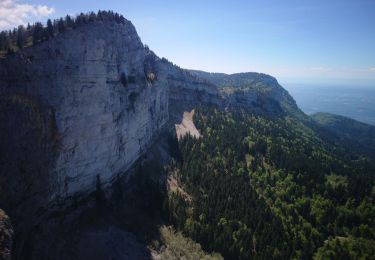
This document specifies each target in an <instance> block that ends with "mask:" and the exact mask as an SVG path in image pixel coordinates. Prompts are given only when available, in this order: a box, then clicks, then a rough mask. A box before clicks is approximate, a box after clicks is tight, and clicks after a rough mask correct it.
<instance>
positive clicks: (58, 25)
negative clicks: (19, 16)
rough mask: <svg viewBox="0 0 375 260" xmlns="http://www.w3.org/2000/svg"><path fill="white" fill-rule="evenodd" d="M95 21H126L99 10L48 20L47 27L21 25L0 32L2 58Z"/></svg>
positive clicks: (38, 24) (121, 17) (41, 25)
mask: <svg viewBox="0 0 375 260" xmlns="http://www.w3.org/2000/svg"><path fill="white" fill-rule="evenodd" d="M94 21H115V22H116V23H125V22H126V19H125V18H124V17H123V16H122V15H120V14H118V13H114V12H112V11H100V10H99V11H98V13H94V12H90V13H86V14H84V13H81V14H79V15H77V16H76V17H71V16H70V15H67V16H65V18H60V19H56V20H53V21H51V20H50V19H48V20H47V23H46V24H45V25H43V24H42V23H41V22H36V23H34V24H32V25H30V24H28V25H27V26H26V27H25V26H23V25H20V26H18V28H14V29H13V30H9V31H1V32H0V57H2V56H4V55H6V54H12V53H14V52H16V51H17V50H19V49H22V48H26V47H30V46H33V45H36V44H38V43H40V42H43V41H46V40H48V39H50V38H53V37H55V36H56V35H58V34H59V33H62V32H64V31H66V30H70V29H75V28H77V27H79V26H81V25H83V24H87V23H91V22H94Z"/></svg>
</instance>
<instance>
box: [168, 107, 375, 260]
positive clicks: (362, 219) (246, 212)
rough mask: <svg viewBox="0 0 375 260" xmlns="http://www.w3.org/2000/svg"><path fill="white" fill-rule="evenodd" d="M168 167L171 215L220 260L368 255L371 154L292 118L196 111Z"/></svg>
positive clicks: (373, 226) (374, 191) (372, 222)
mask: <svg viewBox="0 0 375 260" xmlns="http://www.w3.org/2000/svg"><path fill="white" fill-rule="evenodd" d="M194 121H195V123H196V126H197V128H198V129H199V131H200V132H201V134H203V138H200V139H195V138H192V137H191V136H186V137H185V138H183V139H181V140H180V141H179V142H178V147H179V149H178V150H179V151H180V154H178V155H177V156H176V161H175V163H174V164H172V165H171V166H170V171H171V172H173V173H175V174H176V176H177V179H178V180H179V181H180V183H181V186H182V187H183V190H184V191H185V192H186V193H187V194H189V196H191V197H188V198H187V197H186V194H184V193H181V192H175V193H171V194H170V195H169V199H168V200H167V201H166V203H165V208H166V209H167V211H168V212H169V218H170V220H171V221H172V222H173V223H174V224H175V226H176V227H177V228H178V229H180V230H182V231H183V232H185V234H187V235H188V236H190V237H191V238H193V239H194V240H196V241H197V242H199V243H201V245H202V247H203V248H204V249H205V250H208V251H216V252H220V253H221V254H222V255H223V257H224V258H225V259H253V258H254V259H292V258H296V259H311V258H316V259H340V258H343V259H359V258H363V259H373V256H374V252H375V251H374V250H375V205H374V197H375V186H374V184H375V176H374V170H375V165H374V160H373V158H369V157H366V156H364V155H360V154H354V153H353V152H350V151H348V150H347V149H345V148H343V147H342V146H340V145H335V144H332V143H330V142H327V141H326V138H327V137H325V136H321V135H320V134H317V133H316V132H315V131H313V130H312V129H311V128H309V127H308V126H306V125H305V124H304V123H302V122H301V121H299V120H298V119H295V118H293V117H290V116H286V117H284V118H267V117H264V116H258V115H255V114H251V113H248V112H244V111H230V112H224V111H220V110H218V109H215V108H202V109H200V110H198V111H197V112H196V114H195V116H194Z"/></svg>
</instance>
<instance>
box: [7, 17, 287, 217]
mask: <svg viewBox="0 0 375 260" xmlns="http://www.w3.org/2000/svg"><path fill="white" fill-rule="evenodd" d="M207 75H208V74H207V73H205V72H201V73H197V72H194V71H188V70H184V69H181V68H179V67H177V66H176V65H173V64H172V63H170V62H169V61H167V60H166V59H160V58H159V57H158V56H156V55H155V54H154V53H153V52H152V51H150V50H149V49H148V47H145V46H144V45H143V44H142V42H141V40H140V38H139V36H138V35H137V32H136V30H135V28H134V26H133V25H132V24H131V23H130V22H129V21H126V20H125V22H122V23H116V22H113V21H95V22H91V23H89V24H85V25H81V26H79V27H77V28H75V29H68V30H67V31H65V32H64V33H60V34H58V35H57V36H55V37H54V38H52V39H50V40H48V41H45V42H42V43H40V44H37V45H35V46H33V47H30V48H25V49H22V50H20V51H18V52H17V53H16V54H14V55H10V56H8V57H7V58H6V59H1V60H0V122H1V124H2V127H1V129H0V134H1V137H2V138H1V139H0V155H1V156H0V172H1V176H0V177H1V178H0V191H1V193H2V196H1V197H0V205H2V206H3V207H4V208H5V209H6V210H8V209H11V211H10V212H14V211H15V209H19V210H20V212H19V213H20V214H19V215H25V207H22V204H26V205H28V207H26V208H30V210H31V209H32V210H37V209H38V207H36V206H35V205H45V204H46V203H47V202H50V201H51V200H54V199H64V198H67V197H70V196H71V195H76V194H80V193H86V192H88V191H90V190H93V189H95V184H96V182H97V180H98V179H100V181H101V183H107V182H110V181H111V180H113V179H114V178H115V177H116V176H117V175H118V174H121V173H125V172H126V171H127V170H128V169H129V168H130V167H131V166H132V165H133V163H134V162H135V161H136V160H137V159H138V158H139V157H140V156H141V155H142V154H143V153H144V152H146V151H147V149H148V147H149V146H150V145H151V144H152V142H153V140H155V138H156V137H157V136H158V135H159V133H160V131H162V130H164V129H167V130H168V129H169V130H170V131H173V130H174V129H175V124H180V123H181V122H183V113H184V111H192V110H193V109H195V108H197V107H199V106H202V105H203V106H206V105H214V106H216V107H218V108H222V109H226V108H231V107H233V108H237V107H240V108H244V109H250V110H252V111H261V110H262V111H267V109H268V110H269V111H270V113H276V112H278V111H279V110H280V109H281V107H280V104H279V103H280V100H282V97H283V96H288V94H287V93H284V92H282V91H281V90H282V88H281V87H279V88H278V84H277V81H276V80H274V79H273V78H271V77H269V76H264V75H261V74H259V75H260V76H261V78H259V75H258V74H254V75H255V76H254V75H253V74H246V75H244V76H243V77H241V80H245V81H246V82H247V81H248V80H252V81H254V79H253V78H254V77H255V79H256V80H257V81H259V82H263V83H262V84H261V85H260V87H263V85H264V86H266V87H267V89H268V90H267V89H266V90H267V91H263V92H264V93H263V92H259V91H257V90H256V89H255V88H246V89H242V88H241V87H240V85H239V86H236V85H234V86H233V87H235V88H234V89H233V88H232V90H231V92H229V93H228V92H225V91H223V90H221V89H219V88H218V87H217V85H220V84H219V83H218V82H216V81H215V80H212V77H208V76H207ZM216 76H217V75H216ZM216 76H215V78H214V79H216ZM223 77H224V78H225V79H226V78H228V77H229V79H231V78H230V77H232V76H230V75H224V76H223ZM233 77H235V78H236V79H237V78H238V75H234V76H233ZM242 78H243V79H242ZM258 78H259V79H258ZM269 79H272V80H271V81H272V82H270V83H269V82H268V81H267V80H269ZM219 80H223V79H221V78H220V79H219ZM231 80H232V79H231ZM257 81H254V82H257ZM241 82H242V81H240V83H241ZM271 83H272V84H271ZM241 84H242V83H241ZM237 87H239V89H236V88H237ZM280 89H281V90H280ZM264 108H267V109H264ZM274 111H276V112H274ZM98 176H99V178H98ZM15 205H17V206H15ZM14 215H17V214H14ZM12 217H13V216H12Z"/></svg>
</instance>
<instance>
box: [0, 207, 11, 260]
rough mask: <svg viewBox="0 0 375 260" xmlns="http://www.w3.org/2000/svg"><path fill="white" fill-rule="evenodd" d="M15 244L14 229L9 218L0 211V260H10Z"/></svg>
mask: <svg viewBox="0 0 375 260" xmlns="http://www.w3.org/2000/svg"><path fill="white" fill-rule="evenodd" d="M12 244H13V227H12V224H11V223H10V219H9V217H8V216H7V215H6V214H5V212H4V211H3V210H2V209H0V259H2V260H10V259H11V251H12Z"/></svg>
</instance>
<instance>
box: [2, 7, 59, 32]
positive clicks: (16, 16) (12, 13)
mask: <svg viewBox="0 0 375 260" xmlns="http://www.w3.org/2000/svg"><path fill="white" fill-rule="evenodd" d="M54 12H55V9H54V8H52V7H48V6H46V5H30V4H22V3H19V2H18V1H17V0H0V30H4V29H12V28H13V27H16V26H18V25H21V24H25V23H26V21H27V20H28V19H33V18H34V19H35V18H40V17H45V16H48V15H51V14H53V13H54Z"/></svg>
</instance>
